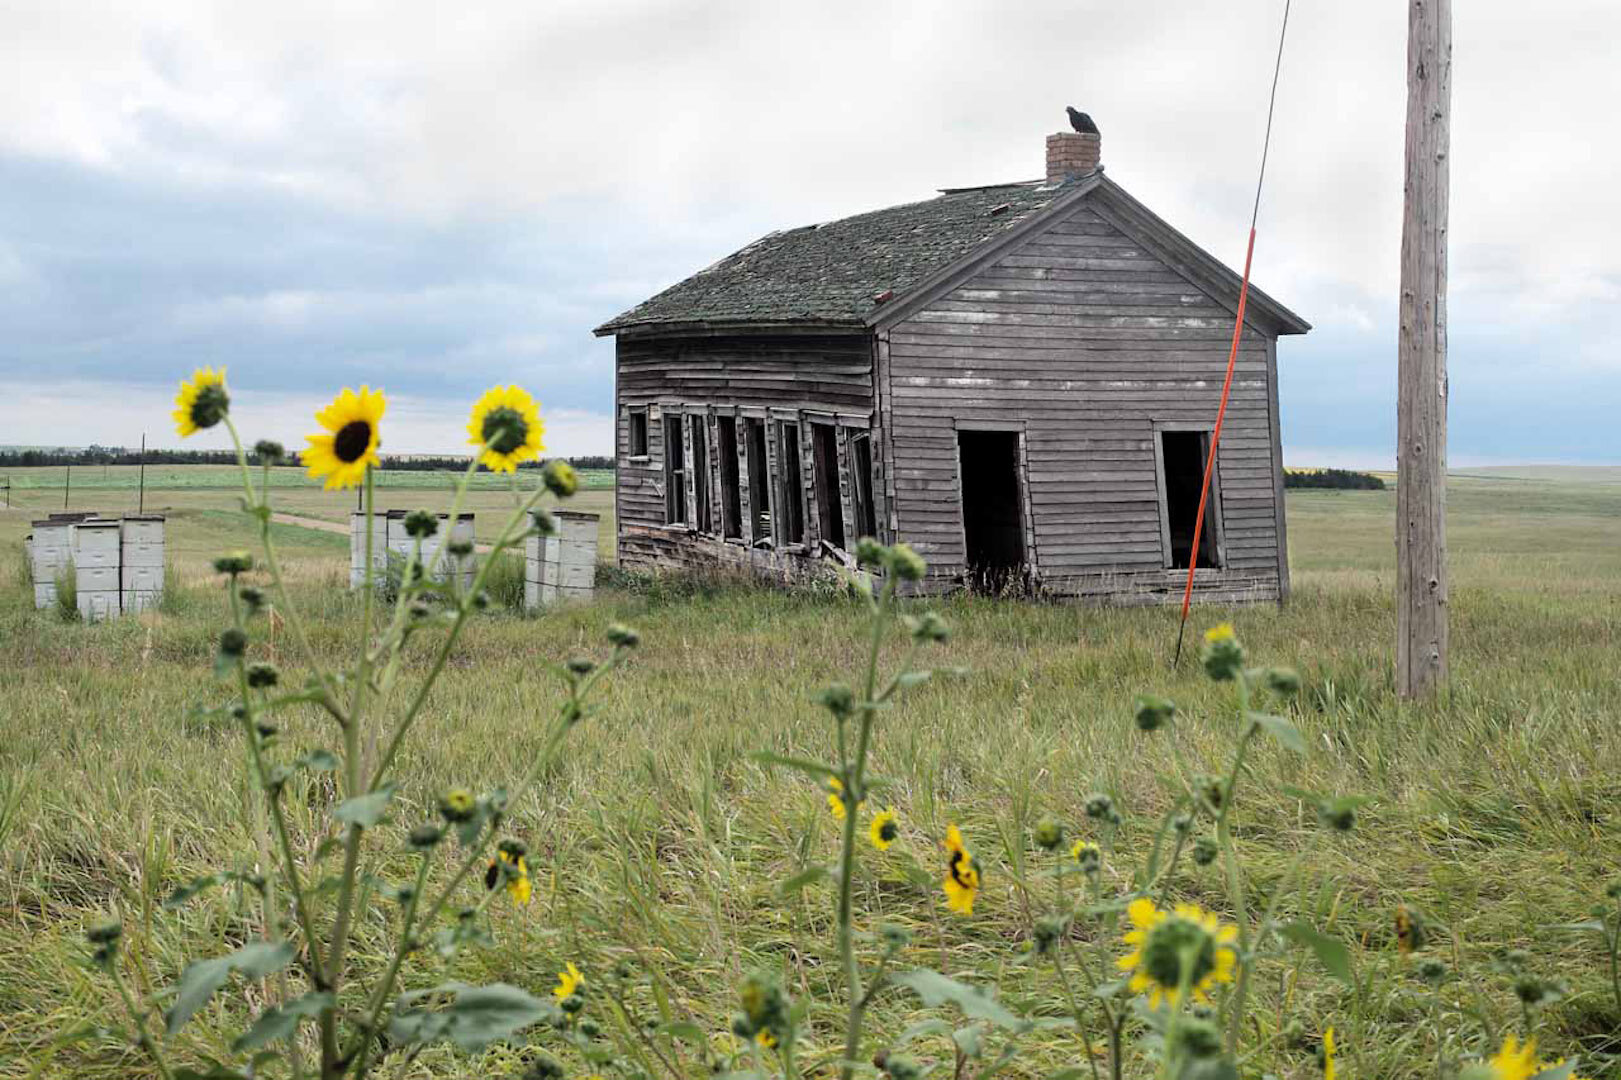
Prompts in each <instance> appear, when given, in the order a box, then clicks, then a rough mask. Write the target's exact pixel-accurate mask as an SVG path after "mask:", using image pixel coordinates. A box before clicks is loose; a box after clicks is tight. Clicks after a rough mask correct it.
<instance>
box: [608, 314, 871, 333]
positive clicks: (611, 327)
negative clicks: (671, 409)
mask: <svg viewBox="0 0 1621 1080" xmlns="http://www.w3.org/2000/svg"><path fill="white" fill-rule="evenodd" d="M866 329H867V324H866V323H865V322H864V321H863V320H862V319H861V318H860V317H859V316H856V315H850V316H824V317H809V318H804V319H683V320H671V319H649V320H646V321H643V322H625V323H621V322H619V321H618V320H612V321H609V322H605V323H603V324H602V325H601V326H599V327H597V328H596V329H595V330H593V331H591V332H592V333H593V334H595V335H596V336H597V337H608V336H610V335H612V336H614V337H620V336H623V337H663V336H670V337H674V336H677V335H683V336H705V335H715V334H825V333H829V332H840V331H843V332H850V333H858V332H864V331H865V330H866Z"/></svg>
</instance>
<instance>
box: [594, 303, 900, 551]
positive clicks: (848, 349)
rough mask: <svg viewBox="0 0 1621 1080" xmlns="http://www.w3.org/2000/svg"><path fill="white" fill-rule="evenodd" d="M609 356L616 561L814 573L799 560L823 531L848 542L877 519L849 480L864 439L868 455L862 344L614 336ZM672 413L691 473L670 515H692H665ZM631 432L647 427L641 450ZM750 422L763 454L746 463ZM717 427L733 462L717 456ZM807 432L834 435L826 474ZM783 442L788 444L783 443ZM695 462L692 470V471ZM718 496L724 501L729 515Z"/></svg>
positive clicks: (857, 340) (868, 368) (867, 379)
mask: <svg viewBox="0 0 1621 1080" xmlns="http://www.w3.org/2000/svg"><path fill="white" fill-rule="evenodd" d="M616 353H617V379H616V401H617V414H618V434H617V461H618V483H617V488H616V495H615V499H616V509H617V515H618V555H619V565H620V566H622V567H625V568H627V569H659V568H666V569H672V568H680V567H693V566H713V565H715V564H717V563H727V564H731V565H734V566H741V567H748V568H752V569H755V570H757V571H759V572H761V573H764V574H767V575H769V576H774V577H784V578H792V577H796V576H799V575H801V574H804V573H812V574H814V573H816V572H817V570H816V568H815V567H806V566H802V565H800V564H805V563H816V562H821V561H822V560H823V552H824V548H823V544H822V542H823V541H824V540H826V541H829V542H832V541H833V540H834V539H835V537H830V536H828V535H826V534H827V533H828V532H829V530H828V529H827V528H825V527H824V523H825V522H830V521H835V520H836V522H837V526H838V527H837V528H836V530H835V531H837V532H842V533H843V534H844V535H843V539H844V546H845V547H851V546H853V545H854V540H855V537H856V536H857V535H858V534H859V533H860V532H861V531H862V529H861V524H862V522H863V520H868V519H870V518H871V517H879V518H880V520H881V511H880V510H879V509H878V508H877V507H876V506H875V505H873V500H874V499H876V497H877V496H876V495H875V493H874V492H873V491H872V485H871V484H868V485H866V487H865V490H864V491H858V490H857V489H856V488H855V487H854V486H853V480H852V472H851V469H852V462H853V461H854V460H855V458H856V454H857V453H858V451H857V449H856V448H855V446H854V444H855V443H858V442H861V441H863V440H865V443H866V449H865V451H864V452H866V453H868V454H869V455H871V454H875V453H876V449H875V446H874V442H873V440H872V439H871V437H870V427H871V419H872V408H873V372H872V367H873V364H872V348H871V343H870V337H869V336H868V335H866V334H800V335H764V334H762V335H752V336H750V335H733V336H712V335H704V336H699V335H692V336H684V337H636V336H621V337H619V338H618V339H617V342H616ZM638 415H639V416H640V417H641V418H642V419H641V420H640V421H637V420H636V419H635V418H636V417H637V416H638ZM671 416H679V417H681V418H682V425H681V428H682V445H681V446H680V448H679V451H680V453H679V460H680V461H681V462H682V463H683V465H684V466H688V467H686V468H684V471H683V472H682V475H681V476H680V478H679V479H678V480H677V481H676V482H677V483H679V484H680V485H681V490H680V491H679V492H678V493H677V495H676V498H678V499H679V500H680V505H681V506H682V507H683V508H685V511H686V512H685V513H683V514H681V515H680V516H682V517H687V518H693V519H695V520H683V521H678V522H672V521H671V520H670V518H671V509H670V508H671V498H672V496H671V492H670V489H669V483H670V481H669V477H668V473H667V469H666V465H667V462H668V460H669V459H668V455H669V453H670V451H671V447H669V446H667V445H666V431H667V424H666V422H665V421H666V419H667V418H668V417H671ZM638 423H639V424H643V425H645V427H644V428H643V430H644V431H645V445H641V446H637V447H633V446H632V438H633V433H632V429H633V424H638ZM753 424H759V425H761V427H760V430H761V431H762V432H763V433H764V436H765V437H764V444H763V446H762V447H761V450H762V452H761V453H759V454H754V455H751V454H750V452H749V446H748V439H749V438H750V431H751V425H753ZM728 425H729V430H730V433H731V435H732V443H731V445H730V447H729V448H726V450H729V451H730V455H728V453H727V452H725V450H723V448H725V447H726V440H725V436H726V434H727V432H728ZM817 426H822V427H824V428H825V429H827V430H828V431H829V432H831V434H830V435H824V438H831V439H832V440H833V442H832V445H831V450H832V453H831V454H830V455H828V456H827V457H824V459H823V463H824V465H825V464H826V463H827V462H828V461H829V460H831V461H833V462H835V463H836V471H837V475H836V476H833V475H829V474H828V470H827V469H825V468H823V469H818V466H817V459H816V449H817V447H816V433H815V428H816V427H817ZM789 435H791V436H792V443H791V444H790V443H789V442H787V441H785V438H786V437H787V436H789ZM695 437H696V438H698V439H699V440H701V444H702V453H698V452H697V451H698V449H699V448H698V446H697V445H695V442H694V439H695ZM827 448H828V447H827V445H826V444H824V449H827ZM633 450H642V451H644V452H642V453H634V452H633ZM728 456H730V458H731V460H729V461H727V460H723V459H725V458H727V457H728ZM695 462H701V465H702V467H701V468H698V467H692V466H693V465H694V463H695ZM875 468H876V466H875ZM700 474H701V477H700ZM793 476H797V480H798V483H797V485H794V486H793V488H792V490H793V491H796V492H797V496H798V499H799V500H800V506H801V512H802V517H803V530H802V534H801V537H800V539H799V540H798V541H789V540H788V539H787V538H786V537H785V535H784V533H783V529H784V527H785V523H786V522H787V521H788V520H789V517H790V514H789V510H790V508H789V505H788V500H789V498H790V480H791V478H792V477H793ZM819 481H820V482H819ZM728 490H730V491H732V492H734V493H735V494H734V496H733V499H734V502H733V505H731V506H728V504H727V492H728ZM863 497H865V498H866V499H867V500H868V505H873V509H872V510H871V511H870V513H868V514H864V513H863V512H862V506H861V499H862V498H863ZM699 507H706V508H707V509H706V510H700V509H699Z"/></svg>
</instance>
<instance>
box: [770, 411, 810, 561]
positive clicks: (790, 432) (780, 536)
mask: <svg viewBox="0 0 1621 1080" xmlns="http://www.w3.org/2000/svg"><path fill="white" fill-rule="evenodd" d="M773 426H774V431H775V435H776V438H775V440H774V441H775V444H776V450H777V461H776V468H775V470H774V476H773V479H774V480H775V482H776V483H775V486H776V492H777V499H776V507H775V512H774V513H773V514H772V515H771V517H772V526H773V531H774V532H775V533H776V541H777V547H779V548H803V547H804V546H805V543H806V533H805V524H806V523H805V518H806V514H805V509H806V508H805V455H804V449H803V444H804V437H805V436H804V424H803V422H802V421H801V420H800V418H799V417H798V416H795V417H793V418H791V419H790V418H783V417H776V418H775V419H774V420H773Z"/></svg>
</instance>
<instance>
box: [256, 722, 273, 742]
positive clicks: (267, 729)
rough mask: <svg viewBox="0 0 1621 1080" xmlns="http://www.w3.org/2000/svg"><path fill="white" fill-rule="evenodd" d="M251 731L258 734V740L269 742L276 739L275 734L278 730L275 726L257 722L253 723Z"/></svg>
mask: <svg viewBox="0 0 1621 1080" xmlns="http://www.w3.org/2000/svg"><path fill="white" fill-rule="evenodd" d="M253 730H254V731H256V732H258V733H259V738H260V740H262V741H264V742H269V741H270V740H271V739H273V738H275V737H276V732H277V731H278V730H279V729H278V728H277V727H276V725H275V724H271V723H266V722H265V721H263V720H258V721H255V722H254V725H253Z"/></svg>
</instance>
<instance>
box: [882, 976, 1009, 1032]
mask: <svg viewBox="0 0 1621 1080" xmlns="http://www.w3.org/2000/svg"><path fill="white" fill-rule="evenodd" d="M889 979H890V981H891V982H894V983H899V984H900V985H901V986H904V987H906V988H907V989H909V990H912V991H913V992H914V993H916V994H917V996H918V997H920V998H922V999H923V1004H925V1005H927V1006H929V1007H930V1008H934V1007H937V1006H940V1005H944V1004H947V1003H950V1004H952V1005H955V1006H957V1008H959V1009H961V1010H962V1011H963V1015H964V1016H971V1017H973V1018H974V1019H976V1020H989V1021H990V1022H991V1023H993V1024H996V1025H997V1026H998V1027H1004V1028H1008V1029H1009V1030H1018V1029H1021V1028H1023V1027H1024V1021H1022V1020H1020V1019H1019V1018H1018V1016H1016V1015H1015V1014H1014V1013H1013V1012H1011V1011H1009V1009H1008V1008H1007V1006H1005V1005H1003V1004H1002V1003H1001V1002H999V1001H997V1000H996V999H995V998H993V997H992V996H991V995H990V994H989V993H988V992H987V991H985V990H982V989H980V988H979V987H977V986H973V985H970V984H969V983H964V982H958V981H957V980H956V979H953V978H950V977H948V976H945V975H942V974H940V973H939V972H938V971H929V970H927V969H924V968H919V969H918V970H916V971H903V972H901V973H899V974H896V975H891V976H890V977H889Z"/></svg>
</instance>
